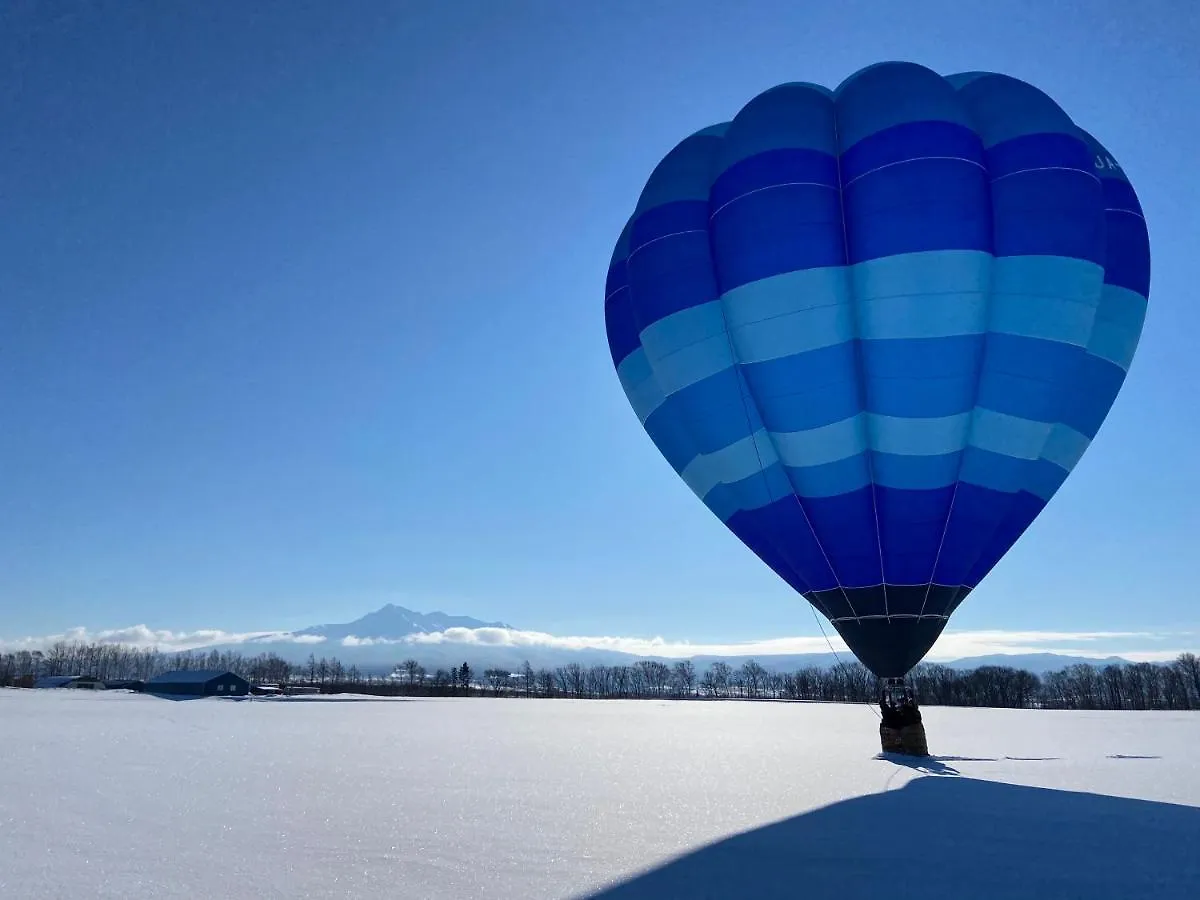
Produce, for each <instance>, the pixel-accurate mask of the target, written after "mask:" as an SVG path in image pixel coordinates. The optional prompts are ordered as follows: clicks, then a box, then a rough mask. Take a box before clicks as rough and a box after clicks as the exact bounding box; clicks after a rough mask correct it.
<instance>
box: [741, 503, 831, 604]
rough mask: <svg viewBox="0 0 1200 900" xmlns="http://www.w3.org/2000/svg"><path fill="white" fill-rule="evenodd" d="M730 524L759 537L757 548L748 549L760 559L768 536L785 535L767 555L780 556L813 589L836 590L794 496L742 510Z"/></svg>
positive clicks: (753, 546) (750, 545)
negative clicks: (735, 523)
mask: <svg viewBox="0 0 1200 900" xmlns="http://www.w3.org/2000/svg"><path fill="white" fill-rule="evenodd" d="M731 521H736V522H737V524H738V526H739V527H741V528H744V529H746V530H747V531H748V532H750V533H751V534H752V535H753V536H755V537H756V539H757V540H758V541H759V544H758V546H757V547H756V546H755V545H754V544H750V543H749V542H747V546H749V547H750V549H751V550H753V551H754V552H755V553H758V554H759V555H760V556H761V555H762V554H761V553H760V552H759V548H761V547H762V546H763V544H766V543H768V540H767V538H766V536H767V535H773V536H786V540H782V539H777V540H775V541H774V543H773V545H772V548H771V549H770V550H767V551H766V552H767V553H768V554H771V553H772V552H773V553H774V554H775V555H777V556H778V557H781V558H782V559H783V560H784V561H785V562H786V563H787V564H788V565H789V566H790V567H791V568H792V569H793V570H794V571H795V572H797V573H798V574H799V575H800V577H801V578H803V579H804V580H805V581H807V582H808V583H809V584H810V585H811V586H812V590H827V589H829V588H835V587H837V580H836V578H835V577H834V575H833V572H832V571H831V570H830V568H829V564H828V563H827V562H826V561H825V556H824V554H823V553H822V552H821V548H820V545H819V544H818V543H817V541H816V538H815V537H814V536H813V532H812V529H811V528H810V527H809V526H808V522H807V520H806V519H805V517H804V511H803V509H802V508H801V506H800V505H799V504H798V503H797V502H796V499H795V497H786V498H783V499H781V500H779V501H777V502H775V503H772V504H771V505H769V506H766V507H762V508H760V509H755V510H743V511H742V512H739V513H737V515H736V516H735V517H734V519H733V520H731ZM743 540H745V539H744V538H743Z"/></svg>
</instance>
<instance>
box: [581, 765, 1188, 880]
mask: <svg viewBox="0 0 1200 900" xmlns="http://www.w3.org/2000/svg"><path fill="white" fill-rule="evenodd" d="M1197 846H1200V809H1197V808H1195V807H1190V806H1178V805H1175V804H1170V803H1154V802H1150V801H1146V800H1130V799H1125V798H1118V797H1108V796H1101V795H1099V794H1084V793H1074V792H1069V791H1058V790H1047V789H1044V788H1031V787H1021V786H1016V785H1008V784H999V783H996V782H991V781H978V780H976V779H973V778H964V777H958V778H917V779H915V780H913V781H910V782H909V783H908V784H907V785H906V786H905V787H903V788H899V789H897V790H893V791H885V792H883V793H879V794H870V795H867V796H865V797H855V798H853V799H850V800H844V801H841V802H839V803H835V804H832V805H830V806H826V807H823V808H821V809H817V810H813V811H812V812H809V813H805V814H804V815H800V816H796V817H795V818H792V819H786V820H784V821H782V822H777V823H775V824H772V825H767V826H764V827H762V828H758V829H755V830H753V831H748V832H744V833H741V834H736V835H733V836H731V837H728V838H725V839H723V840H720V841H717V842H716V843H713V844H710V845H708V846H705V847H701V848H699V849H697V850H695V851H693V852H690V853H687V854H685V855H683V856H680V857H678V858H676V859H674V860H673V861H671V862H668V863H666V864H664V865H662V866H660V867H658V868H654V869H651V870H649V871H646V872H643V873H641V874H639V875H636V876H634V877H632V878H630V879H629V880H626V881H624V882H622V883H619V884H617V885H615V886H612V887H608V888H605V889H603V890H600V891H598V892H595V893H592V894H588V895H585V896H587V897H590V898H591V900H651V898H653V900H668V898H680V900H683V898H686V900H741V898H745V900H775V898H780V900H782V898H788V900H793V898H805V900H824V898H831V900H860V898H861V900H867V898H869V900H878V898H880V897H885V898H887V900H908V898H912V900H1028V898H1031V897H1036V898H1038V900H1051V898H1055V900H1057V898H1064V900H1066V898H1083V897H1086V898H1088V900H1130V898H1134V897H1146V898H1150V897H1153V898H1155V900H1176V898H1180V900H1182V898H1188V900H1192V898H1195V897H1200V854H1197V853H1196V851H1195V848H1196V847H1197Z"/></svg>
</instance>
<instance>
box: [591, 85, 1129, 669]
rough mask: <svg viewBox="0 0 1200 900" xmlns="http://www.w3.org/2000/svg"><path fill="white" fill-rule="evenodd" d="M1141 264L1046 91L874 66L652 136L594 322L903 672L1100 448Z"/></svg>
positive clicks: (766, 552)
mask: <svg viewBox="0 0 1200 900" xmlns="http://www.w3.org/2000/svg"><path fill="white" fill-rule="evenodd" d="M1149 279H1150V254H1149V241H1148V236H1147V232H1146V224H1145V221H1144V219H1143V217H1142V211H1141V207H1140V206H1139V203H1138V200H1137V197H1136V196H1135V194H1134V191H1133V188H1132V186H1131V185H1130V183H1129V182H1128V180H1127V179H1126V177H1125V175H1124V173H1123V172H1122V170H1121V168H1120V166H1119V165H1118V164H1117V163H1116V161H1115V160H1114V159H1113V157H1112V156H1111V154H1109V153H1108V151H1107V150H1106V149H1105V148H1104V147H1103V146H1101V145H1100V143H1099V142H1098V141H1097V140H1096V139H1095V138H1093V137H1092V136H1091V135H1089V134H1087V133H1086V132H1084V131H1082V130H1081V129H1080V128H1079V127H1077V126H1076V125H1075V124H1074V123H1073V122H1072V120H1071V119H1070V117H1069V116H1068V115H1067V114H1066V113H1065V112H1064V111H1063V110H1062V109H1060V108H1059V106H1058V105H1057V104H1056V103H1055V102H1054V101H1053V100H1051V99H1050V98H1049V97H1047V96H1046V95H1045V94H1044V93H1042V92H1041V91H1039V90H1038V89H1036V88H1034V87H1032V86H1030V85H1028V84H1026V83H1024V82H1022V81H1019V80H1017V79H1014V78H1011V77H1007V76H1004V75H998V74H991V73H967V74H961V75H952V76H948V77H943V76H940V75H938V74H937V73H935V72H933V71H930V70H929V69H926V68H924V67H921V66H918V65H914V64H911V63H900V62H889V63H881V64H879V65H876V66H872V67H870V68H868V69H865V70H863V71H861V72H859V73H857V74H855V75H853V76H852V77H850V78H849V79H847V80H846V81H845V82H844V83H843V84H842V85H840V86H839V87H838V88H837V89H836V90H829V89H826V88H823V87H820V86H816V85H811V84H801V83H796V84H784V85H780V86H778V87H776V88H773V89H771V90H769V91H767V92H765V93H763V94H761V95H759V96H758V97H756V98H754V99H753V100H751V101H750V102H749V103H748V104H747V105H746V106H745V107H744V108H743V109H742V110H741V111H740V112H739V113H738V114H737V115H736V116H735V117H734V119H733V120H732V121H731V122H726V123H722V124H719V125H715V126H713V127H710V128H706V129H704V130H702V131H699V132H697V133H695V134H693V135H691V136H690V137H688V138H686V139H685V140H683V141H682V142H681V143H680V144H679V145H678V146H676V147H675V148H674V149H673V150H672V151H671V152H670V153H668V154H667V156H666V157H665V158H664V159H663V160H662V161H661V162H660V163H659V165H658V166H657V167H656V168H655V170H654V171H653V173H652V174H651V175H650V177H649V180H648V181H647V183H646V185H645V188H644V189H643V191H642V194H641V197H640V199H639V201H638V203H637V207H636V209H635V211H634V213H633V215H632V217H631V218H630V220H629V222H628V224H627V226H626V227H625V229H624V231H623V232H622V234H621V236H620V238H619V240H618V241H617V245H616V249H615V251H614V253H613V257H612V263H611V266H610V269H609V275H608V285H607V290H606V299H605V320H606V326H607V331H608V340H609V346H610V349H611V352H612V359H613V363H614V365H615V366H616V370H617V374H618V376H619V378H620V382H621V385H622V386H623V388H624V390H625V393H626V395H627V397H628V399H629V402H630V404H631V405H632V406H633V409H634V410H635V411H636V413H637V415H638V417H639V419H640V420H641V422H642V424H643V426H644V427H645V430H646V431H647V433H648V434H649V436H650V438H651V439H652V440H653V441H654V443H655V445H656V446H657V447H658V449H659V450H660V451H661V452H662V454H663V456H664V457H665V458H666V459H667V461H668V462H669V463H670V465H671V466H672V467H673V468H674V469H675V471H676V472H677V473H678V474H679V475H680V476H681V477H682V478H683V480H684V481H685V482H686V483H687V485H688V486H689V487H690V488H691V489H692V490H693V491H694V492H695V493H696V495H697V496H699V497H700V498H701V500H702V501H703V502H704V503H705V505H706V506H707V507H708V508H709V509H710V510H711V511H712V512H713V513H714V514H715V515H716V516H717V517H718V518H720V520H721V521H722V522H724V523H725V525H726V526H727V527H728V528H729V529H730V531H732V532H733V533H734V534H735V535H737V537H738V538H740V539H741V540H742V541H743V542H744V543H745V544H746V545H747V546H748V547H749V548H750V549H751V550H752V551H753V552H754V553H755V554H757V555H758V556H759V557H760V558H761V559H762V560H763V562H765V563H766V564H767V565H768V566H770V567H771V568H772V569H773V570H774V571H775V572H776V573H778V574H779V576H780V577H781V578H783V579H784V580H785V581H786V582H787V583H788V584H789V585H791V586H792V587H793V588H795V589H796V590H797V591H798V592H800V593H801V594H803V595H804V596H805V597H806V598H807V599H808V600H809V601H810V602H811V603H812V604H813V606H814V607H816V609H817V610H819V611H820V612H821V613H822V614H823V615H825V616H826V617H827V618H828V619H829V621H830V622H832V623H833V626H834V627H835V628H836V629H837V631H838V632H839V633H840V634H841V635H842V637H843V639H844V640H845V641H846V643H847V644H848V645H849V647H850V649H851V650H852V651H853V652H854V654H855V655H856V656H857V657H858V658H859V659H860V660H861V661H862V662H863V663H864V664H865V665H866V666H867V667H868V668H869V669H871V670H872V671H873V672H874V673H875V674H876V675H879V676H881V677H895V676H900V675H903V674H904V673H906V672H907V671H908V670H909V669H911V668H912V667H913V666H914V665H915V664H916V663H917V662H918V661H919V660H920V659H921V658H922V657H923V656H924V655H925V653H927V652H928V650H929V648H930V647H931V646H932V645H933V642H934V641H935V640H936V639H937V637H938V635H939V634H940V633H941V631H942V629H943V628H944V627H945V624H946V621H947V619H948V618H949V616H950V615H951V614H952V613H953V612H954V610H955V609H956V608H957V607H958V605H959V604H960V603H962V601H963V600H964V598H965V597H966V596H967V595H968V594H969V593H970V591H971V590H972V589H973V588H974V587H975V586H976V585H978V584H979V581H980V579H982V578H983V577H984V576H985V575H986V574H987V573H988V572H989V571H990V570H991V569H992V568H993V567H994V566H995V565H996V563H997V562H998V561H999V560H1000V559H1001V557H1002V556H1003V555H1004V553H1005V552H1006V551H1007V550H1008V549H1009V548H1010V547H1011V546H1012V544H1013V543H1014V542H1015V541H1016V540H1017V538H1018V537H1020V535H1021V534H1022V533H1023V532H1024V531H1025V529H1026V528H1028V526H1029V525H1030V523H1031V522H1032V521H1033V520H1034V518H1035V517H1036V516H1037V515H1038V513H1039V512H1040V511H1041V510H1042V508H1043V507H1044V506H1045V505H1046V503H1047V501H1048V500H1049V499H1050V498H1051V497H1052V496H1053V494H1054V493H1055V491H1057V490H1058V488H1059V487H1060V486H1061V485H1062V483H1063V481H1064V479H1065V478H1066V477H1067V475H1068V474H1069V473H1070V472H1071V470H1072V469H1073V467H1074V466H1075V464H1076V463H1077V462H1078V461H1079V459H1080V456H1081V455H1082V454H1083V452H1084V450H1085V449H1086V448H1087V447H1088V445H1089V443H1090V442H1091V441H1092V439H1093V438H1094V437H1095V435H1096V432H1097V430H1098V429H1099V427H1100V425H1101V423H1102V422H1103V420H1104V418H1105V416H1106V415H1107V413H1108V410H1109V408H1110V407H1111V405H1112V403H1113V401H1114V400H1115V398H1116V396H1117V392H1118V391H1119V389H1120V387H1121V384H1122V382H1123V381H1124V378H1125V373H1126V371H1127V369H1128V367H1129V364H1130V361H1131V360H1132V358H1133V354H1134V351H1135V349H1136V347H1137V343H1138V339H1139V337H1140V334H1141V330H1142V323H1143V320H1144V317H1145V313H1146V303H1147V298H1148V294H1149Z"/></svg>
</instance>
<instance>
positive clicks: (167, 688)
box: [146, 669, 250, 697]
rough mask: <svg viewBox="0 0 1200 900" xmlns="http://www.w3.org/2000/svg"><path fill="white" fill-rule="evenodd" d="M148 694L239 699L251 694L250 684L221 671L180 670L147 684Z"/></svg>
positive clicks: (157, 676)
mask: <svg viewBox="0 0 1200 900" xmlns="http://www.w3.org/2000/svg"><path fill="white" fill-rule="evenodd" d="M146 693H148V694H185V695H188V696H193V697H222V696H225V697H230V696H233V697H238V696H245V695H246V694H248V693H250V682H248V681H246V679H245V678H242V677H241V676H240V675H235V674H234V673H233V672H223V671H221V670H220V669H196V670H188V669H180V670H179V671H177V672H164V673H163V674H162V675H155V676H154V677H153V678H151V679H150V680H149V681H147V682H146Z"/></svg>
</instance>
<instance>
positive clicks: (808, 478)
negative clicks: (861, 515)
mask: <svg viewBox="0 0 1200 900" xmlns="http://www.w3.org/2000/svg"><path fill="white" fill-rule="evenodd" d="M869 471H870V470H869V468H868V463H867V459H866V454H863V453H859V454H857V455H855V456H849V457H846V458H845V459H838V460H834V461H833V462H827V463H821V464H820V465H816V466H805V467H803V468H798V467H789V469H788V472H789V474H790V476H791V478H792V483H793V484H794V485H796V492H797V493H798V494H799V495H800V496H801V497H809V496H814V495H825V496H833V495H835V494H845V493H847V492H849V491H856V490H859V489H860V488H862V487H863V486H864V485H865V484H866V483H867V481H868V473H869ZM818 530H819V529H818Z"/></svg>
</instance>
